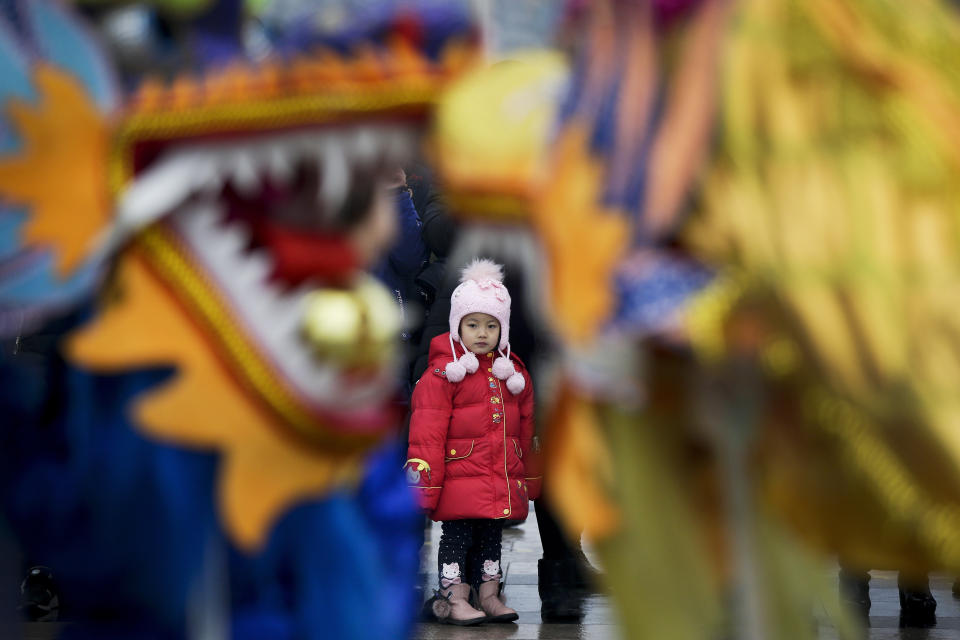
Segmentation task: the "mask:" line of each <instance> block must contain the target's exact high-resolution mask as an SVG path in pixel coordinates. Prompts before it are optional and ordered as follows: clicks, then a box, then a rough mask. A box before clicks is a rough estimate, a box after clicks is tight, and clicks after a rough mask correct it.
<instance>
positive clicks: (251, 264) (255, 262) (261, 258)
mask: <svg viewBox="0 0 960 640" xmlns="http://www.w3.org/2000/svg"><path fill="white" fill-rule="evenodd" d="M238 266H240V268H241V269H242V270H243V272H244V277H246V278H249V280H250V281H251V282H264V281H266V279H267V277H268V276H269V275H270V271H271V269H273V261H272V260H271V259H270V256H269V255H267V252H266V251H251V252H250V253H248V254H247V255H246V256H245V257H244V260H243V264H242V265H238Z"/></svg>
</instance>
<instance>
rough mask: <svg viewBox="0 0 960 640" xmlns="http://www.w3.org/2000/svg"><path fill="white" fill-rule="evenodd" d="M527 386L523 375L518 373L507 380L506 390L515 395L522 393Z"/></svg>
mask: <svg viewBox="0 0 960 640" xmlns="http://www.w3.org/2000/svg"><path fill="white" fill-rule="evenodd" d="M526 386H527V381H526V380H524V378H523V374H522V373H520V372H519V371H518V372H516V373H514V374H513V375H512V376H510V377H509V378H507V389H509V390H510V393H512V394H513V395H517V394H518V393H520V392H521V391H523V389H524V387H526Z"/></svg>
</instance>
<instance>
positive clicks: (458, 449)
mask: <svg viewBox="0 0 960 640" xmlns="http://www.w3.org/2000/svg"><path fill="white" fill-rule="evenodd" d="M469 442H470V448H469V449H467V450H466V451H464V447H466V444H467V441H466V440H460V441H456V440H451V441H449V442H447V446H448V447H449V448H448V449H447V455H446V457H444V460H446V461H447V462H450V461H451V460H463V459H464V458H469V457H470V454H471V453H473V447H474V445H475V444H477V441H476V440H470V441H469ZM461 454H462V455H461Z"/></svg>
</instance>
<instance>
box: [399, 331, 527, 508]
mask: <svg viewBox="0 0 960 640" xmlns="http://www.w3.org/2000/svg"><path fill="white" fill-rule="evenodd" d="M455 345H456V349H457V357H459V356H460V355H461V354H463V352H464V351H463V347H461V346H460V344H459V343H455ZM477 357H478V359H479V360H480V367H479V368H478V369H477V371H476V372H474V373H468V374H467V376H466V377H465V378H464V379H463V380H462V381H460V382H456V383H454V382H450V381H448V380H447V379H446V376H445V375H444V369H445V368H446V366H447V363H448V362H450V361H451V360H452V359H453V357H452V356H451V354H450V334H449V333H444V334H443V335H440V336H437V337H435V338H434V339H433V340H432V341H431V343H430V365H429V367H428V368H427V371H426V372H425V373H424V374H423V377H421V378H420V381H419V382H417V386H416V387H415V388H414V390H413V399H412V400H411V404H412V409H413V415H412V416H411V418H410V447H409V449H408V452H407V458H408V460H407V463H406V469H407V479H408V481H409V484H411V485H412V486H413V487H414V488H415V489H416V491H417V493H418V494H419V499H420V506H421V507H423V508H424V509H425V510H426V511H427V512H428V513H429V514H430V517H431V518H433V519H434V520H462V519H465V518H487V519H498V518H507V519H510V520H522V519H523V518H525V517H526V516H527V509H528V507H529V500H532V499H534V498H536V497H538V496H539V493H540V477H532V473H528V472H527V468H528V467H529V468H531V469H532V468H534V467H535V466H536V465H533V464H531V462H530V461H531V459H532V456H533V452H532V451H531V443H532V441H533V384H532V382H531V380H530V375H529V374H528V373H527V370H526V368H525V367H524V366H523V363H522V362H521V361H520V359H519V358H517V357H516V356H515V355H513V354H511V358H512V360H513V365H514V367H515V368H516V370H517V371H518V372H519V373H520V374H521V375H523V377H524V379H525V380H526V387H525V388H524V390H523V391H521V392H520V393H519V394H518V395H513V394H512V393H510V391H508V390H507V385H506V383H505V382H504V381H502V380H498V379H497V378H496V377H494V375H493V371H492V367H493V360H494V358H495V357H496V354H495V353H488V354H487V355H486V356H477Z"/></svg>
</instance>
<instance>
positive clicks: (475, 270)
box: [446, 258, 526, 395]
mask: <svg viewBox="0 0 960 640" xmlns="http://www.w3.org/2000/svg"><path fill="white" fill-rule="evenodd" d="M469 313H486V314H489V315H491V316H493V317H494V318H496V319H497V321H498V322H499V323H500V344H499V348H498V352H499V353H500V357H499V358H497V359H496V360H495V361H494V363H493V375H495V376H496V377H497V378H499V379H500V380H506V381H507V389H509V390H510V393H512V394H514V395H516V394H518V393H520V392H521V391H523V389H524V387H525V386H526V382H525V381H524V379H523V375H522V374H520V373H519V372H517V370H516V368H515V367H514V366H513V362H511V361H510V292H509V291H507V288H506V287H505V286H503V267H501V266H500V265H498V264H496V263H495V262H493V261H491V260H487V259H485V258H483V259H481V258H474V260H473V262H471V263H470V264H469V265H467V267H466V268H464V270H463V275H461V277H460V285H459V286H458V287H457V288H456V289H454V290H453V294H451V296H450V351H451V353H452V354H453V358H454V359H453V361H452V362H450V363H448V364H447V367H446V373H447V376H446V377H447V380H449V381H450V382H460V381H461V380H463V378H464V377H465V376H466V374H468V373H473V372H475V371H476V370H477V369H478V368H479V367H480V361H479V360H477V356H476V355H475V354H474V353H473V352H472V351H470V350H469V349H467V348H466V346H464V345H463V341H462V340H461V339H460V321H461V320H462V319H463V316H465V315H467V314H469ZM454 340H456V341H457V342H459V343H460V345H461V346H463V348H464V351H466V353H464V354H463V355H462V356H460V358H459V359H458V358H457V352H456V349H455V348H454V346H453V341H454ZM504 348H506V350H507V352H506V354H504V352H503V350H504Z"/></svg>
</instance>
